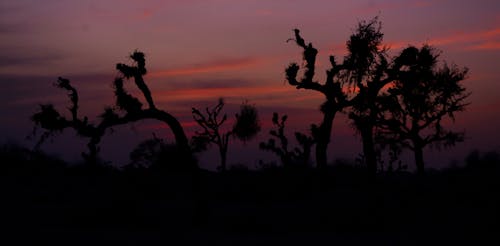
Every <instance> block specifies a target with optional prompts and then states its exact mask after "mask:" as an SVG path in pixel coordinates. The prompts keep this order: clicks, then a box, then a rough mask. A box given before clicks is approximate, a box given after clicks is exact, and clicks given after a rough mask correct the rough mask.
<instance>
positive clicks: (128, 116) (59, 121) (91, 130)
mask: <svg viewBox="0 0 500 246" xmlns="http://www.w3.org/2000/svg"><path fill="white" fill-rule="evenodd" d="M130 58H131V59H132V60H133V61H134V64H132V65H126V64H121V63H119V64H117V65H116V69H117V70H118V72H119V74H120V75H119V76H118V77H117V78H116V79H115V80H114V83H113V86H114V94H115V98H116V105H115V106H114V107H107V108H105V109H104V112H103V113H102V114H101V115H100V122H98V123H90V122H89V121H88V118H87V117H83V118H82V117H80V116H79V114H78V108H79V97H78V92H77V90H76V88H75V87H73V86H72V85H71V84H70V81H69V80H68V79H64V78H59V79H58V81H57V82H56V84H55V85H56V86H57V87H59V88H61V89H65V90H67V91H69V98H70V100H71V106H70V108H69V110H70V112H71V118H69V119H68V118H67V117H65V116H63V115H62V114H61V113H59V112H58V111H57V110H56V109H55V108H54V106H53V105H52V104H46V105H40V109H39V111H38V112H37V113H35V114H34V115H33V116H32V118H31V119H32V120H33V122H34V123H35V129H36V128H42V129H44V130H45V131H44V132H43V133H42V135H41V138H40V140H39V142H38V144H37V146H39V145H40V144H41V143H42V142H43V141H44V140H45V139H47V138H48V137H50V136H52V135H54V134H56V133H59V132H62V131H63V130H64V129H66V128H73V129H74V130H75V131H76V132H77V134H78V135H79V136H81V137H85V138H89V139H90V140H89V143H88V144H87V146H88V149H89V152H88V153H82V155H83V156H84V158H85V160H86V162H87V163H91V164H95V163H97V157H98V152H99V147H98V145H99V143H100V141H101V138H102V137H103V136H104V135H105V133H106V131H107V130H109V129H111V128H112V127H115V126H119V125H124V124H129V123H132V122H136V121H139V120H144V119H156V120H159V121H162V122H164V123H166V124H167V125H168V126H169V127H170V129H171V130H172V132H173V135H174V137H175V141H176V145H177V146H178V148H179V151H180V152H181V153H183V154H185V155H186V156H189V155H190V152H191V150H190V147H189V142H188V139H187V137H186V134H185V133H184V129H183V128H182V125H181V124H180V123H179V121H178V120H177V119H176V118H175V117H174V116H173V115H171V114H170V113H168V112H166V111H163V110H160V109H157V108H156V106H155V104H154V101H153V97H152V95H151V92H150V90H149V88H148V86H147V85H146V83H145V81H144V78H143V76H144V75H145V74H146V73H147V70H146V61H145V56H144V53H142V52H139V51H135V52H133V53H132V54H131V55H130ZM131 78H132V79H133V80H134V82H135V84H136V86H137V87H138V88H139V90H140V91H141V92H142V94H143V96H144V97H145V99H146V101H147V105H148V107H147V108H143V104H142V103H141V102H140V101H139V99H138V98H136V97H134V96H133V95H131V94H129V93H128V92H127V91H126V89H125V87H124V81H126V80H127V79H131ZM191 164H192V163H191ZM191 164H189V165H191Z"/></svg>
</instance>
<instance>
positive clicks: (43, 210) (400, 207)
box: [0, 158, 500, 245]
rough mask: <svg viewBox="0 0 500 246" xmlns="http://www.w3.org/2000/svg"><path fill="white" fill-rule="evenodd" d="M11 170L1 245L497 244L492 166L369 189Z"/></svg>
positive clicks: (52, 166)
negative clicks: (46, 243)
mask: <svg viewBox="0 0 500 246" xmlns="http://www.w3.org/2000/svg"><path fill="white" fill-rule="evenodd" d="M12 161H15V158H14V159H12V158H11V159H9V163H6V162H4V163H2V166H3V170H2V173H1V175H0V187H1V188H0V191H1V197H2V199H1V210H0V216H1V217H0V218H1V219H0V221H1V222H0V223H1V225H2V229H1V231H2V234H3V235H4V236H2V238H1V239H0V240H5V241H9V242H12V241H11V240H15V241H14V242H18V243H19V244H21V243H25V242H26V241H29V242H33V243H35V242H36V243H38V242H44V241H46V242H58V243H63V244H67V245H91V244H95V243H98V244H112V245H115V244H136V245H149V244H156V243H165V242H172V241H177V242H178V243H175V244H174V245H187V244H197V245H208V244H219V245H242V244H243V245H255V244H258V243H266V244H274V245H318V244H323V243H325V242H338V243H339V245H451V244H457V243H458V244H463V245H484V244H488V245H495V244H496V243H495V242H494V241H491V240H496V241H497V242H498V235H500V234H499V233H498V232H499V231H498V227H499V211H500V210H499V205H500V204H499V194H500V188H499V187H500V185H499V183H500V179H499V178H500V175H499V169H498V167H499V165H498V163H490V164H488V165H478V166H467V167H464V168H454V169H447V170H442V171H434V172H428V173H427V174H426V175H425V176H417V175H414V174H410V173H404V172H402V173H382V174H379V175H378V176H377V177H375V178H374V177H371V176H370V175H368V174H367V173H365V172H364V171H363V170H362V169H359V168H354V167H350V166H334V167H331V168H329V169H328V170H322V171H320V170H314V169H295V170H291V169H286V170H285V169H282V168H268V169H263V170H260V171H246V170H232V171H228V172H226V173H214V172H208V171H191V172H174V171H158V170H148V169H131V170H116V169H112V168H103V167H97V168H90V167H84V166H73V167H67V166H65V165H64V163H61V162H57V161H53V160H44V161H43V162H41V163H40V162H36V163H35V162H31V161H20V163H12ZM488 242H491V243H492V244H490V243H488ZM3 245H12V244H10V243H9V244H3Z"/></svg>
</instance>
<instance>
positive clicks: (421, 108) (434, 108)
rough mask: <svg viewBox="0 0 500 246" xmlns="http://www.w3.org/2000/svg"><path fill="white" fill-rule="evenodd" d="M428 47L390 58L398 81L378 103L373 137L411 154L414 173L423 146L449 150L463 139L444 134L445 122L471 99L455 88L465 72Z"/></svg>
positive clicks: (420, 167)
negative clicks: (440, 60)
mask: <svg viewBox="0 0 500 246" xmlns="http://www.w3.org/2000/svg"><path fill="white" fill-rule="evenodd" d="M437 58H438V54H437V52H436V51H435V50H434V49H433V48H431V47H430V46H427V45H425V46H423V47H422V48H421V49H417V48H415V47H412V46H410V47H408V48H406V49H404V50H403V51H402V52H401V54H400V55H399V56H397V57H396V58H395V60H394V68H393V69H394V70H395V72H394V73H395V74H396V77H397V79H396V80H395V81H394V84H393V87H392V88H391V89H389V91H388V95H386V96H385V97H384V99H383V102H382V103H381V107H382V110H383V112H382V113H381V120H379V121H378V122H379V124H378V125H379V129H380V130H379V131H378V138H379V140H381V141H383V142H389V144H392V145H397V146H396V148H398V147H402V148H409V149H411V150H412V151H413V152H414V153H415V164H416V166H417V171H418V172H419V173H423V172H424V154H423V149H424V147H426V146H427V145H431V144H432V145H434V146H436V147H440V146H441V145H444V146H445V147H448V146H453V145H454V144H455V143H457V142H461V141H463V139H464V133H463V132H454V131H450V130H447V129H446V127H445V123H444V121H445V120H446V119H447V118H448V119H451V120H452V121H454V120H455V114H456V113H457V112H460V111H463V110H465V106H466V105H467V103H466V102H465V100H466V99H467V97H468V96H469V95H470V93H468V92H467V91H466V89H465V88H464V87H463V86H462V85H461V84H460V82H461V81H462V80H464V78H465V76H466V74H467V69H465V68H459V67H457V66H456V65H452V66H451V67H449V66H448V65H447V64H444V65H443V66H442V67H438V60H437Z"/></svg>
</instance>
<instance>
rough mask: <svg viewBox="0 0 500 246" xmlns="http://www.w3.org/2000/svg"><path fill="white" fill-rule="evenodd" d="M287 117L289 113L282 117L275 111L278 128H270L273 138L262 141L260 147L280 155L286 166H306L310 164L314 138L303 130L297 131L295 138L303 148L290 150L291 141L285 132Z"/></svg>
mask: <svg viewBox="0 0 500 246" xmlns="http://www.w3.org/2000/svg"><path fill="white" fill-rule="evenodd" d="M287 119H288V116H287V115H283V116H281V118H280V117H279V114H278V113H273V118H272V122H273V125H274V126H275V127H276V128H277V129H276V130H270V131H269V134H270V135H271V137H272V138H270V139H268V140H267V142H261V143H260V144H259V147H260V148H261V149H262V150H267V151H271V152H273V153H275V154H276V155H278V157H279V158H280V160H281V164H282V165H283V166H284V167H289V166H293V165H300V166H306V165H308V164H309V158H310V156H311V148H312V146H313V145H314V139H313V138H312V137H309V136H307V135H305V134H303V133H301V132H295V138H296V140H297V142H298V143H299V145H300V146H301V147H302V149H299V148H297V147H296V148H294V149H293V150H289V149H288V143H289V142H288V138H287V137H286V134H285V122H286V120H287ZM276 140H278V143H276Z"/></svg>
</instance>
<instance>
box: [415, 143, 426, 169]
mask: <svg viewBox="0 0 500 246" xmlns="http://www.w3.org/2000/svg"><path fill="white" fill-rule="evenodd" d="M414 152H415V164H416V166H417V173H418V174H420V175H422V174H424V172H425V169H424V151H423V147H422V146H421V145H418V144H416V145H415V149H414Z"/></svg>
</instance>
